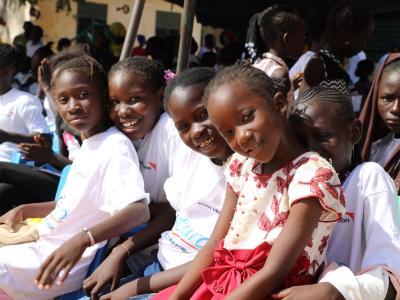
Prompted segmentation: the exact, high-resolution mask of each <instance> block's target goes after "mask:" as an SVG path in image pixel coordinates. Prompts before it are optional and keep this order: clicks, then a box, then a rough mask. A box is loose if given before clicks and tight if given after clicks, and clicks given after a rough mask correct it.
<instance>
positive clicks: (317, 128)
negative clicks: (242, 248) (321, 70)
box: [276, 87, 400, 300]
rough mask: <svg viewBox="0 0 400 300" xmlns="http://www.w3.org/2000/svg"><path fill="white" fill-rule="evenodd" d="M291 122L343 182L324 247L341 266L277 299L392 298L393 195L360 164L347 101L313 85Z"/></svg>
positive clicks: (356, 129)
mask: <svg viewBox="0 0 400 300" xmlns="http://www.w3.org/2000/svg"><path fill="white" fill-rule="evenodd" d="M290 122H291V124H292V128H293V130H294V132H295V134H296V136H297V137H298V138H299V140H300V141H301V142H302V143H303V144H305V145H306V146H307V147H308V148H309V149H311V150H315V151H318V152H319V153H320V154H321V155H322V156H324V157H325V158H326V159H332V164H333V166H334V167H335V169H336V170H337V171H338V173H339V176H340V177H341V179H342V180H343V182H344V184H343V189H344V194H345V198H346V210H347V212H346V215H345V216H343V218H342V220H341V221H340V222H339V223H337V224H336V225H335V226H334V229H333V231H332V234H331V237H330V240H329V245H328V251H327V259H328V261H335V262H337V263H339V264H340V267H339V268H338V269H336V270H334V271H331V272H328V273H327V275H325V276H324V278H322V280H321V281H320V282H324V283H325V284H324V283H320V284H318V285H315V286H307V287H296V288H292V289H291V291H289V290H286V291H282V292H281V293H279V294H278V295H279V297H276V299H285V297H288V296H289V295H293V296H295V297H296V299H314V298H311V296H310V295H313V294H315V297H316V298H315V299H343V298H344V299H363V300H368V299H371V300H372V299H375V300H378V299H381V300H383V299H394V297H391V296H390V295H393V289H392V288H391V289H389V288H388V287H389V276H391V275H392V274H394V275H396V274H399V273H400V261H399V260H398V259H397V257H398V255H399V253H400V237H399V232H400V226H399V220H400V218H399V214H398V211H397V206H396V196H397V193H396V190H395V186H394V183H393V180H392V179H391V178H390V176H389V175H388V174H387V173H386V172H385V171H384V170H383V168H382V167H381V166H379V165H378V164H376V163H373V162H364V163H360V159H359V153H358V147H357V143H358V141H359V140H360V137H361V124H360V121H359V120H357V119H356V117H355V113H354V110H353V107H352V105H351V103H350V102H349V101H348V99H347V98H346V97H344V95H343V94H341V93H340V92H339V91H337V90H334V89H327V88H320V87H316V88H312V89H310V90H308V91H307V92H305V93H304V94H303V95H302V96H300V98H299V99H298V100H297V101H296V105H295V107H294V112H293V114H292V116H291V117H290ZM360 272H361V275H357V276H355V275H354V274H357V273H358V274H360ZM353 273H354V274H353ZM395 282H396V281H394V283H395ZM326 283H329V284H326ZM334 295H335V298H333V296H334ZM318 297H320V298H318ZM385 297H388V298H385Z"/></svg>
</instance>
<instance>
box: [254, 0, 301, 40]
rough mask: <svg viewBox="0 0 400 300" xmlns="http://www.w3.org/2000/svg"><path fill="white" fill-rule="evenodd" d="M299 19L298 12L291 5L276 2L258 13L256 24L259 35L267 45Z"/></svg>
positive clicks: (291, 27) (290, 29)
mask: <svg viewBox="0 0 400 300" xmlns="http://www.w3.org/2000/svg"><path fill="white" fill-rule="evenodd" d="M299 19H301V16H300V13H299V12H298V11H297V10H296V9H294V8H293V7H290V6H287V5H282V4H276V5H272V6H270V7H268V8H267V9H266V10H264V11H263V12H261V13H260V14H259V16H258V22H257V24H258V26H259V29H260V34H261V37H262V38H263V40H264V42H265V43H266V44H267V45H269V44H271V43H272V42H273V41H275V40H276V39H277V38H279V37H280V35H282V34H284V33H285V32H291V31H292V30H293V29H294V28H295V25H296V22H298V20H299Z"/></svg>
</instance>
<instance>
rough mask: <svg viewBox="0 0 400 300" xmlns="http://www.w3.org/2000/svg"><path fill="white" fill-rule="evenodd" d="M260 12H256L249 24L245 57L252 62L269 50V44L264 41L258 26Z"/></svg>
mask: <svg viewBox="0 0 400 300" xmlns="http://www.w3.org/2000/svg"><path fill="white" fill-rule="evenodd" d="M259 16H260V13H256V14H254V15H253V16H252V17H251V18H250V20H249V26H248V27H247V33H246V44H245V48H246V49H245V52H244V56H243V59H246V60H249V62H250V63H252V64H253V63H255V62H256V61H257V60H258V59H259V58H260V57H261V55H262V54H263V53H264V52H267V50H268V46H267V44H266V43H265V41H263V39H262V37H261V34H260V28H259V26H258V18H259Z"/></svg>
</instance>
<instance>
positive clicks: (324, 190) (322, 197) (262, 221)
mask: <svg viewBox="0 0 400 300" xmlns="http://www.w3.org/2000/svg"><path fill="white" fill-rule="evenodd" d="M204 99H205V101H206V106H207V111H208V113H209V116H210V119H211V121H212V122H213V124H214V125H215V127H216V128H217V130H218V132H219V133H220V134H221V135H222V136H223V137H224V138H225V140H226V141H227V143H228V144H229V146H230V147H231V148H232V150H234V151H236V152H237V154H234V155H233V157H232V159H231V160H230V162H229V164H228V166H227V169H226V178H227V182H228V187H227V191H226V198H225V202H224V207H223V209H222V212H221V214H220V217H219V219H218V222H217V224H216V226H215V228H214V231H213V233H212V235H211V237H210V239H209V241H208V242H207V244H206V245H205V246H204V247H203V249H202V250H201V251H200V252H199V254H198V255H197V257H196V259H195V261H194V262H193V264H192V266H191V268H190V270H189V271H188V272H186V273H185V276H184V277H183V279H182V280H181V281H180V283H179V285H178V286H177V288H176V289H175V290H174V292H173V294H172V296H170V298H168V299H188V298H190V299H221V298H223V297H227V299H265V298H267V297H269V295H270V294H271V293H272V292H273V291H274V290H275V289H277V288H278V287H281V286H292V285H298V284H306V283H311V282H314V281H315V279H316V278H317V276H318V272H319V270H320V267H321V266H322V263H323V259H324V256H325V251H326V245H327V241H328V238H329V234H330V231H331V229H332V223H334V222H336V221H337V220H339V219H340V216H341V215H342V214H343V212H344V207H343V204H342V202H343V196H342V192H341V188H340V182H339V179H338V178H337V176H336V174H335V171H334V170H333V168H332V167H331V166H330V165H329V163H327V162H326V161H325V160H324V159H322V158H321V157H320V156H318V155H317V154H316V153H311V152H308V153H305V152H304V150H303V147H302V146H301V145H300V144H299V143H298V142H297V140H296V139H295V137H294V135H293V134H292V133H291V131H290V130H289V127H288V125H287V122H286V113H287V102H286V98H285V97H284V95H283V94H282V93H281V92H277V93H275V91H274V86H273V82H272V80H271V79H270V78H269V77H268V76H267V75H266V74H265V73H264V72H262V71H260V70H257V69H255V68H253V67H250V66H247V65H240V64H239V65H234V66H233V67H229V68H226V69H224V70H222V71H221V72H220V73H218V74H217V75H216V77H215V78H214V79H213V80H212V81H211V83H210V84H209V85H208V87H207V90H206V92H205V95H204ZM319 221H321V222H319ZM214 248H215V249H214ZM213 251H214V256H213ZM168 292H170V291H169V290H166V291H164V292H162V293H160V295H158V296H156V297H155V299H164V298H165V297H168ZM157 297H158V298H157ZM165 299H166V298H165Z"/></svg>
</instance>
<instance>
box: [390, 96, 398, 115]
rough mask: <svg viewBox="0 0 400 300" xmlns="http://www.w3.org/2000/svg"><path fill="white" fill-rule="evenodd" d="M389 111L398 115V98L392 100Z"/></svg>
mask: <svg viewBox="0 0 400 300" xmlns="http://www.w3.org/2000/svg"><path fill="white" fill-rule="evenodd" d="M390 112H391V113H392V114H393V115H395V116H398V117H400V99H399V98H397V99H396V100H395V101H393V105H392V106H391V109H390Z"/></svg>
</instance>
